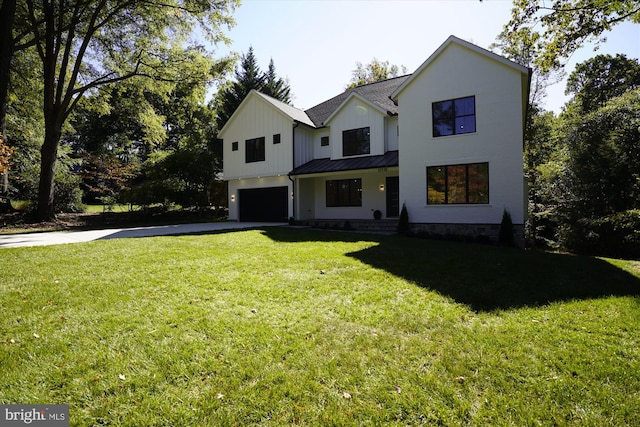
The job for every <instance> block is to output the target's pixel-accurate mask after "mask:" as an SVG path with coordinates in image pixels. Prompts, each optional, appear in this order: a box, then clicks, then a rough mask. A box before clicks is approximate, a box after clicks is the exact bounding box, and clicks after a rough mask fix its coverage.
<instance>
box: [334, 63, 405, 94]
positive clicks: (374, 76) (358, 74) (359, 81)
mask: <svg viewBox="0 0 640 427" xmlns="http://www.w3.org/2000/svg"><path fill="white" fill-rule="evenodd" d="M400 72H402V73H403V74H405V73H406V72H407V68H406V67H405V66H401V67H399V66H397V65H392V64H390V63H389V61H379V60H378V59H376V58H373V60H372V61H371V62H370V63H368V64H367V65H362V63H361V62H356V69H355V70H353V75H352V76H351V82H350V83H349V84H348V85H347V88H352V87H356V86H360V85H364V84H367V83H373V82H379V81H381V80H387V79H390V78H392V77H398V74H399V73H400Z"/></svg>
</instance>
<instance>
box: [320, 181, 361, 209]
mask: <svg viewBox="0 0 640 427" xmlns="http://www.w3.org/2000/svg"><path fill="white" fill-rule="evenodd" d="M339 206H362V179H360V178H356V179H336V180H331V181H327V207H339Z"/></svg>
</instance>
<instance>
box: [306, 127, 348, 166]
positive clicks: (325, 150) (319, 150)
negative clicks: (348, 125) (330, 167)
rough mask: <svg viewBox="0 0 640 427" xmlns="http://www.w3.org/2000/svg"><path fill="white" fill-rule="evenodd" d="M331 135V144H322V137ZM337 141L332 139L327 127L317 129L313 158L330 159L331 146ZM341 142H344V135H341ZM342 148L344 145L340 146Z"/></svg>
mask: <svg viewBox="0 0 640 427" xmlns="http://www.w3.org/2000/svg"><path fill="white" fill-rule="evenodd" d="M323 136H328V137H329V145H326V146H324V147H323V146H322V145H321V144H322V137H323ZM335 143H336V142H335V141H333V140H332V139H331V132H330V130H329V129H327V128H323V129H321V130H318V131H316V135H315V138H314V140H313V158H314V159H328V158H329V157H331V147H332V146H333V145H334V144H335ZM340 143H341V144H342V135H340ZM340 147H341V148H340V149H341V150H342V145H341V146H340Z"/></svg>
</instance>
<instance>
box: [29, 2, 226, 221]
mask: <svg viewBox="0 0 640 427" xmlns="http://www.w3.org/2000/svg"><path fill="white" fill-rule="evenodd" d="M236 3H237V2H236V1H233V0H213V1H205V0H193V1H182V0H167V1H156V0H97V1H95V0H44V1H42V2H35V1H34V0H25V1H24V4H25V6H26V9H27V13H26V15H27V16H28V27H29V30H30V34H31V36H32V38H33V42H34V44H35V47H36V49H37V52H38V55H39V57H40V60H41V63H42V73H43V80H44V91H43V94H44V101H43V104H44V105H43V110H44V119H45V123H44V128H45V137H44V143H43V145H42V148H41V170H40V183H39V198H38V208H37V215H38V217H39V218H41V219H48V218H51V217H52V216H53V215H54V210H53V206H54V205H53V197H54V192H53V190H54V176H55V175H54V169H55V164H56V156H57V151H58V146H59V143H60V139H61V136H62V127H63V125H64V123H65V122H66V120H67V119H68V118H69V116H70V114H71V113H72V112H73V111H74V109H75V107H76V106H77V104H78V102H79V101H80V100H81V99H82V97H83V95H84V94H85V93H87V92H89V91H91V90H93V89H95V88H97V87H99V86H101V85H105V84H110V83H115V82H119V81H123V80H126V79H129V78H131V77H134V76H147V77H149V78H154V79H159V80H163V79H166V78H167V77H166V76H165V74H164V68H165V67H166V65H167V62H168V61H172V60H181V59H179V58H175V57H171V56H170V55H169V53H171V51H172V49H171V45H172V44H173V45H178V44H184V43H187V42H188V38H187V36H188V35H189V34H190V33H191V32H192V30H193V29H194V28H196V27H197V26H201V24H204V29H205V34H206V35H207V36H208V37H209V38H210V39H211V40H212V41H214V42H218V41H221V40H224V39H225V37H224V34H223V33H222V30H221V26H223V25H227V26H228V25H231V24H232V22H233V21H232V18H231V16H230V12H231V11H232V10H233V9H234V7H235V4H236ZM185 59H187V58H182V60H185Z"/></svg>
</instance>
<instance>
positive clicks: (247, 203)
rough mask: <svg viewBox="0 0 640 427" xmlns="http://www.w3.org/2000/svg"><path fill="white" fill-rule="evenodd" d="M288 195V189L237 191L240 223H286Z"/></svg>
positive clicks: (273, 188) (269, 188)
mask: <svg viewBox="0 0 640 427" xmlns="http://www.w3.org/2000/svg"><path fill="white" fill-rule="evenodd" d="M288 194H289V189H288V187H268V188H247V189H242V190H238V199H239V200H238V202H239V209H240V211H239V213H240V217H239V219H240V221H269V222H285V221H287V219H288V213H289V198H288Z"/></svg>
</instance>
